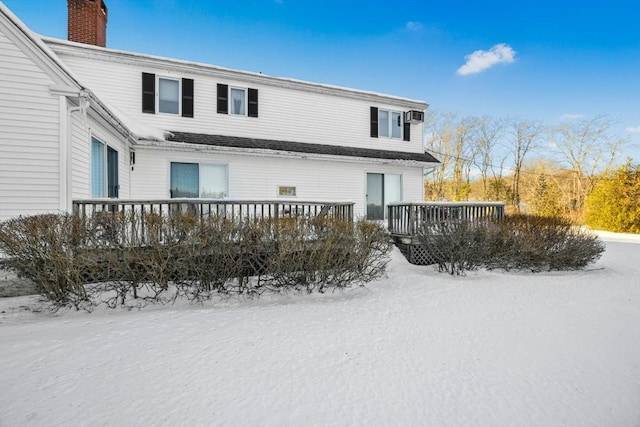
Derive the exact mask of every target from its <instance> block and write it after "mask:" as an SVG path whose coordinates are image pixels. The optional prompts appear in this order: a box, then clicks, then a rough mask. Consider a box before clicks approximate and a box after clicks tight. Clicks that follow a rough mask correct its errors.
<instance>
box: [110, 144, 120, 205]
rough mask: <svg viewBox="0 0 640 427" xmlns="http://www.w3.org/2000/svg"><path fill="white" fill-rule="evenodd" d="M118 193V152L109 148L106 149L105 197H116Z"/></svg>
mask: <svg viewBox="0 0 640 427" xmlns="http://www.w3.org/2000/svg"><path fill="white" fill-rule="evenodd" d="M119 192H120V185H119V182H118V152H117V151H116V150H114V149H113V148H111V147H107V196H108V197H118V194H119Z"/></svg>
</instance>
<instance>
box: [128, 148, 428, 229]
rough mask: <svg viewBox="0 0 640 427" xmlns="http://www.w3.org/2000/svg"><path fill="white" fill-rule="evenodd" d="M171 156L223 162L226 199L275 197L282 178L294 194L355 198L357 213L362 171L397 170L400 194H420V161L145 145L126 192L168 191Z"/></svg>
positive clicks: (159, 194) (154, 194) (152, 194)
mask: <svg viewBox="0 0 640 427" xmlns="http://www.w3.org/2000/svg"><path fill="white" fill-rule="evenodd" d="M170 162H184V163H200V164H206V163H210V164H226V165H227V171H228V196H227V198H228V199H240V200H241V199H244V200H265V199H267V200H276V199H278V198H279V194H278V188H279V187H280V186H282V184H283V183H286V185H287V186H290V187H295V188H296V198H297V199H298V200H318V201H352V202H355V203H356V206H355V208H356V211H355V212H356V216H364V214H365V195H366V193H365V190H366V174H367V173H383V174H397V175H402V193H403V194H402V196H403V199H404V200H422V198H423V187H422V168H421V167H402V166H395V165H381V164H376V165H373V164H368V163H356V162H336V161H322V160H312V159H300V158H279V157H267V156H261V155H251V154H230V153H225V154H222V153H209V152H206V151H203V152H197V153H196V152H188V151H186V150H185V151H182V152H181V151H158V150H154V149H153V148H147V147H138V148H137V150H136V167H135V172H133V173H132V174H133V177H132V182H131V197H132V198H134V199H136V198H143V199H154V198H155V199H163V198H168V197H170V195H169V191H168V189H169V187H170V167H169V163H170ZM328 171H330V172H328ZM345 182H348V183H349V185H345Z"/></svg>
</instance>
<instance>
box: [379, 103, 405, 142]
mask: <svg viewBox="0 0 640 427" xmlns="http://www.w3.org/2000/svg"><path fill="white" fill-rule="evenodd" d="M381 112H386V113H387V114H388V117H389V119H388V122H387V132H386V133H387V135H383V133H382V131H381V130H382V128H381V126H382V120H380V114H381ZM393 114H398V117H399V118H400V126H399V128H400V135H399V136H393V120H392V116H393ZM403 125H404V121H403V117H402V111H397V110H389V109H387V108H378V138H389V139H398V140H402V139H403V136H404V135H403V134H404V126H403Z"/></svg>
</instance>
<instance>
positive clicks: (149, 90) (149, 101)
mask: <svg viewBox="0 0 640 427" xmlns="http://www.w3.org/2000/svg"><path fill="white" fill-rule="evenodd" d="M142 112H143V113H150V114H155V112H156V75H155V74H150V73H142Z"/></svg>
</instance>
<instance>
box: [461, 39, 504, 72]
mask: <svg viewBox="0 0 640 427" xmlns="http://www.w3.org/2000/svg"><path fill="white" fill-rule="evenodd" d="M515 56H516V51H515V50H513V49H512V48H511V46H509V45H508V44H505V43H499V44H495V45H493V46H491V49H489V50H476V51H475V52H473V53H472V54H470V55H466V56H465V57H464V58H465V59H466V60H467V62H465V64H464V65H463V66H462V67H460V68H458V71H457V73H458V74H460V75H461V76H466V75H467V74H476V73H479V72H481V71H484V70H486V69H488V68H491V67H493V66H494V65H496V64H510V63H512V62H513V58H514V57H515Z"/></svg>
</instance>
